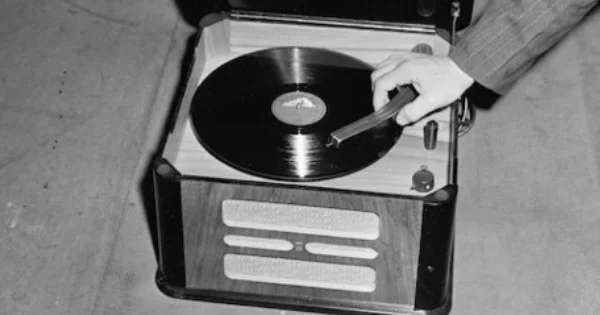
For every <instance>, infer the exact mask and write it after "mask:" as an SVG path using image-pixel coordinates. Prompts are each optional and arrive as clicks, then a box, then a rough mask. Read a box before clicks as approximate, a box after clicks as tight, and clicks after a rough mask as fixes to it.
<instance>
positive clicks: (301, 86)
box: [191, 47, 402, 181]
mask: <svg viewBox="0 0 600 315" xmlns="http://www.w3.org/2000/svg"><path fill="white" fill-rule="evenodd" d="M372 70H373V69H372V67H371V66H370V65H368V64H366V63H364V62H362V61H360V60H358V59H355V58H352V57H349V56H347V55H344V54H340V53H337V52H333V51H329V50H323V49H316V48H299V47H282V48H272V49H266V50H261V51H258V52H254V53H250V54H246V55H242V56H240V57H238V58H235V59H233V60H231V61H229V62H227V63H225V64H224V65H222V66H220V67H219V68H217V69H216V70H215V71H213V72H212V73H211V74H210V75H209V76H208V77H207V78H206V79H205V80H204V81H203V82H202V84H201V85H200V87H199V88H198V90H197V91H196V94H195V95H194V99H193V101H192V108H191V117H192V125H193V128H194V130H195V133H196V136H197V138H198V140H199V141H200V143H202V145H203V146H204V147H205V148H206V149H207V150H208V151H209V152H210V153H211V154H213V155H214V156H215V157H216V158H218V159H219V160H221V161H222V162H224V163H226V164H227V165H229V166H232V167H234V168H236V169H238V170H241V171H243V172H246V173H249V174H252V175H256V176H260V177H264V178H268V179H276V180H286V181H312V180H323V179H330V178H335V177H339V176H342V175H346V174H349V173H352V172H355V171H358V170H360V169H362V168H364V167H366V166H368V165H370V164H372V163H374V162H375V161H377V160H378V159H380V158H381V157H382V156H383V155H384V154H386V153H387V152H388V151H389V149H390V148H391V147H392V146H393V145H394V144H395V143H396V141H397V140H398V138H399V136H400V134H401V133H402V128H401V127H399V126H398V125H397V124H396V123H395V122H394V121H393V120H391V119H390V120H388V121H385V122H383V123H381V124H380V125H378V126H376V127H374V128H372V129H370V130H368V131H365V132H363V133H361V134H359V135H357V136H355V137H353V138H350V139H348V140H346V141H344V143H343V144H342V145H341V146H340V147H339V148H335V147H327V146H326V142H327V139H328V137H329V134H330V133H331V132H333V131H334V130H336V129H338V128H340V127H343V126H345V125H347V124H349V123H351V122H354V121H356V120H358V119H360V118H362V117H364V116H366V115H369V114H370V113H372V112H373V107H372V91H371V79H370V74H371V72H372Z"/></svg>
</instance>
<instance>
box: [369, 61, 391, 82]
mask: <svg viewBox="0 0 600 315" xmlns="http://www.w3.org/2000/svg"><path fill="white" fill-rule="evenodd" d="M396 66H397V65H396V64H395V63H389V64H386V65H384V66H382V67H380V68H378V69H376V70H375V71H373V72H371V83H372V85H373V88H374V83H375V81H377V80H379V78H381V76H382V75H385V74H387V73H389V72H390V71H392V70H394V69H395V68H396Z"/></svg>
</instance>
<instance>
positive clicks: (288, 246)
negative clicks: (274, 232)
mask: <svg viewBox="0 0 600 315" xmlns="http://www.w3.org/2000/svg"><path fill="white" fill-rule="evenodd" d="M223 241H224V242H225V244H227V245H228V246H233V247H247V248H256V249H268V250H276V251H290V250H292V249H293V248H294V244H292V242H290V241H286V240H282V239H274V238H264V237H251V236H241V235H225V237H224V238H223Z"/></svg>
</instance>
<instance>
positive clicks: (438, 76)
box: [371, 53, 474, 125]
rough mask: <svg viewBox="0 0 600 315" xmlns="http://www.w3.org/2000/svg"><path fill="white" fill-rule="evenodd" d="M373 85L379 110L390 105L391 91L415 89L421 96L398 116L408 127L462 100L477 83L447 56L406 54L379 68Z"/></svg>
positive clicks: (373, 77) (376, 70)
mask: <svg viewBox="0 0 600 315" xmlns="http://www.w3.org/2000/svg"><path fill="white" fill-rule="evenodd" d="M371 82H372V84H373V106H374V107H375V110H378V109H380V108H381V107H383V106H384V105H385V104H387V103H388V102H389V98H388V92H389V91H391V90H393V89H395V88H396V87H397V86H401V85H408V84H412V85H413V87H414V88H415V90H416V91H417V93H419V96H418V97H417V98H416V99H415V100H414V101H413V102H411V103H409V104H407V105H406V106H404V108H403V109H402V110H401V111H400V112H399V113H398V115H397V116H396V121H397V122H398V124H400V125H407V124H410V123H413V122H416V121H418V120H419V119H421V118H422V117H424V116H425V115H427V114H429V113H430V112H432V111H434V110H436V109H439V108H442V107H444V106H447V105H449V104H450V103H452V102H454V101H455V100H457V99H458V98H460V96H461V95H462V94H463V93H464V92H465V91H466V90H467V89H468V88H469V87H470V86H471V85H472V84H473V83H474V80H473V78H471V77H470V76H469V75H468V74H466V73H464V72H463V71H462V70H461V69H460V68H459V67H458V66H457V65H456V64H455V63H454V61H452V59H450V58H449V57H447V56H431V55H425V54H420V53H404V54H399V55H393V56H390V57H389V58H388V59H386V60H384V61H383V62H381V63H380V64H378V65H377V66H376V69H375V70H374V71H373V73H372V74H371Z"/></svg>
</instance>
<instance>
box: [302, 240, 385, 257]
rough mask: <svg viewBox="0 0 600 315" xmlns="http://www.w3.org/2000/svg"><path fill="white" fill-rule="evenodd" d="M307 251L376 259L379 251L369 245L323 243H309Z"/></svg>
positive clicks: (326, 254) (317, 253) (318, 253)
mask: <svg viewBox="0 0 600 315" xmlns="http://www.w3.org/2000/svg"><path fill="white" fill-rule="evenodd" d="M305 247H306V251H307V252H309V253H311V254H314V255H325V256H337V257H349V258H360V259H375V258H376V257H377V252H376V251H375V250H374V249H371V248H368V247H357V246H345V245H334V244H323V243H308V244H306V246H305Z"/></svg>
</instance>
